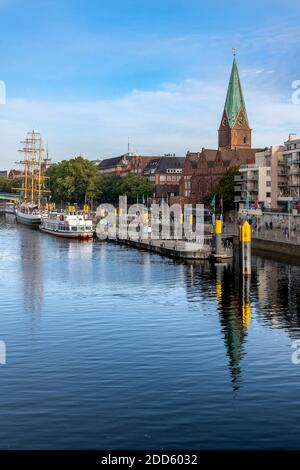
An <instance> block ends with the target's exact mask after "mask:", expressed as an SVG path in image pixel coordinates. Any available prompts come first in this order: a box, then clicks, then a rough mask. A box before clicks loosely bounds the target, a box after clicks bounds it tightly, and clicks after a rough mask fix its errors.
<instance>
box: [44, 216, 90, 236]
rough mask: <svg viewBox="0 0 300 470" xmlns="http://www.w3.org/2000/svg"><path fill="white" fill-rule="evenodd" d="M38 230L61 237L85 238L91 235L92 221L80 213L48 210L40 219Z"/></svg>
mask: <svg viewBox="0 0 300 470" xmlns="http://www.w3.org/2000/svg"><path fill="white" fill-rule="evenodd" d="M40 230H41V231H42V232H45V233H49V234H50V235H55V236H57V237H63V238H73V239H79V240H87V239H90V238H92V237H93V235H94V230H93V221H92V220H90V219H88V218H86V216H85V215H84V214H80V213H75V212H74V213H66V212H50V213H49V214H48V216H47V217H44V218H43V219H42V224H41V225H40Z"/></svg>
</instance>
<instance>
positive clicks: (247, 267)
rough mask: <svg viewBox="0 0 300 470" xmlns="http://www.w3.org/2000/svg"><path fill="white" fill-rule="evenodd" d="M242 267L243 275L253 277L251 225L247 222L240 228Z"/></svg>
mask: <svg viewBox="0 0 300 470" xmlns="http://www.w3.org/2000/svg"><path fill="white" fill-rule="evenodd" d="M240 266H241V272H242V274H243V275H245V276H250V275H251V225H250V224H249V222H248V221H247V220H246V222H244V223H243V225H242V226H241V227H240Z"/></svg>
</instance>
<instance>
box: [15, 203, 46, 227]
mask: <svg viewBox="0 0 300 470" xmlns="http://www.w3.org/2000/svg"><path fill="white" fill-rule="evenodd" d="M16 216H17V221H18V222H20V223H21V224H25V225H35V226H36V225H40V223H41V222H42V215H41V213H40V211H39V210H38V207H37V206H36V205H32V204H21V205H20V206H19V207H18V208H17V209H16Z"/></svg>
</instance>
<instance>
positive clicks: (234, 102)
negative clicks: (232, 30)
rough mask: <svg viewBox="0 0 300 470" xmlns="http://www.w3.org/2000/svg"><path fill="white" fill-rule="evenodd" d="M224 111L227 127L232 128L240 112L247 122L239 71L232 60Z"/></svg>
mask: <svg viewBox="0 0 300 470" xmlns="http://www.w3.org/2000/svg"><path fill="white" fill-rule="evenodd" d="M225 111H226V115H227V119H228V123H229V126H230V127H231V128H232V127H233V126H234V124H235V122H236V120H237V118H238V115H239V114H240V112H241V111H243V112H244V117H245V120H246V121H247V124H248V125H249V122H248V117H247V111H246V106H245V101H244V96H243V91H242V86H241V82H240V77H239V71H238V68H237V63H236V60H235V53H234V59H233V64H232V69H231V75H230V81H229V85H228V90H227V96H226V102H225Z"/></svg>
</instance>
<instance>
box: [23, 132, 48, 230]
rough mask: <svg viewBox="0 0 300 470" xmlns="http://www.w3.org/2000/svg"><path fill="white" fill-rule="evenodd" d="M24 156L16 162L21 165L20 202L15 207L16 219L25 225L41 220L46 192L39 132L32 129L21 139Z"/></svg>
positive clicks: (42, 150) (36, 223)
mask: <svg viewBox="0 0 300 470" xmlns="http://www.w3.org/2000/svg"><path fill="white" fill-rule="evenodd" d="M21 145H22V147H21V149H20V150H19V152H21V153H23V155H24V158H23V159H22V160H20V161H18V162H16V163H18V164H19V165H22V166H23V173H22V175H21V176H22V178H23V184H22V187H21V188H15V189H16V190H18V191H21V194H22V202H21V204H20V205H19V206H18V207H17V208H16V210H15V213H16V217H17V221H18V222H20V223H22V224H26V225H40V223H41V222H42V199H43V196H44V195H45V194H46V193H49V191H47V190H46V189H45V179H46V178H45V177H44V175H43V152H44V149H43V144H42V137H41V134H40V133H38V132H35V131H34V130H32V131H31V132H28V133H27V137H26V138H25V140H23V141H21Z"/></svg>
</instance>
